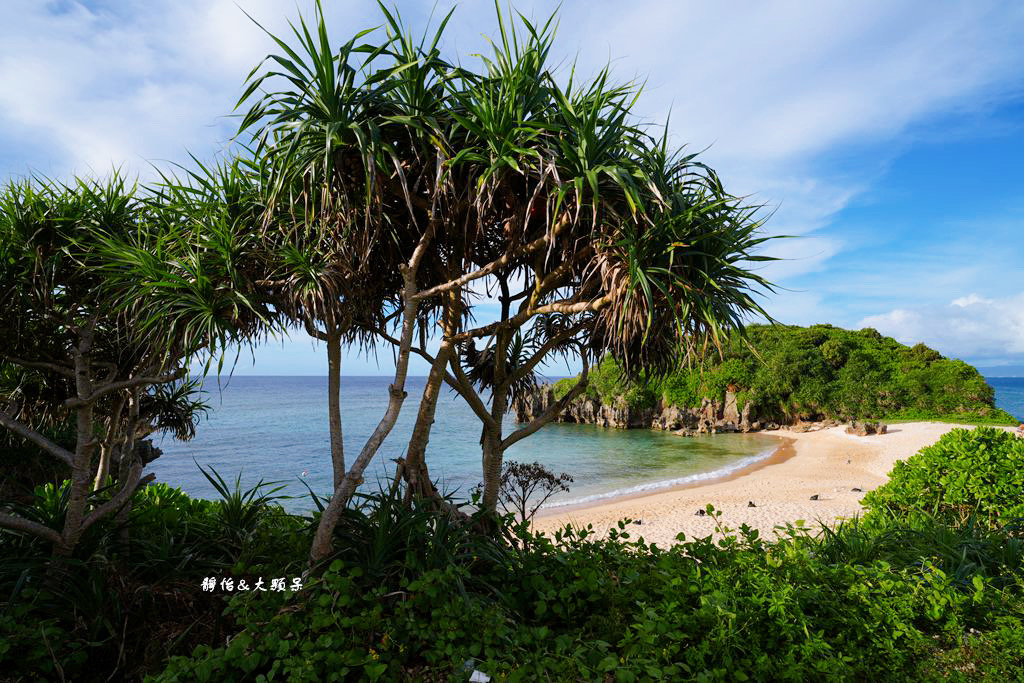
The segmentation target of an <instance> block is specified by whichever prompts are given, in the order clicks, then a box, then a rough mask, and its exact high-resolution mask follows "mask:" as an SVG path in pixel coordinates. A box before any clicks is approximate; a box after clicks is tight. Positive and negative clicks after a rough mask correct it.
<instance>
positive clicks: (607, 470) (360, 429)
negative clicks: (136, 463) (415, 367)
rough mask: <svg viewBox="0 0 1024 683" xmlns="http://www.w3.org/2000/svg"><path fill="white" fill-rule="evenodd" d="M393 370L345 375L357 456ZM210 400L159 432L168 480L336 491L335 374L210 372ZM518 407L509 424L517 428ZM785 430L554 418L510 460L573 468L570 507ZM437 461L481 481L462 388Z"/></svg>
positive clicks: (388, 467) (437, 429) (761, 442)
mask: <svg viewBox="0 0 1024 683" xmlns="http://www.w3.org/2000/svg"><path fill="white" fill-rule="evenodd" d="M389 381H390V378H388V377H343V378H342V389H341V397H342V398H341V403H342V421H343V429H344V443H345V456H346V461H347V462H348V463H351V461H352V459H353V458H355V456H356V455H357V454H358V452H359V450H360V448H361V447H362V445H363V443H364V442H365V440H366V438H367V437H368V436H369V435H370V433H371V432H372V430H373V429H374V428H375V427H376V425H377V423H378V422H379V421H380V418H381V416H382V415H383V414H384V409H385V406H386V404H387V385H388V383H389ZM424 382H425V378H422V377H410V378H409V379H408V380H407V387H406V389H407V391H408V392H409V397H408V398H407V399H406V402H405V405H404V406H403V410H402V413H401V414H400V417H399V420H398V423H397V424H396V425H395V428H394V429H393V430H392V432H391V434H390V435H389V437H388V439H387V440H386V441H385V442H384V445H383V447H382V448H381V450H380V451H379V452H378V453H377V456H376V457H375V458H374V461H373V463H372V464H371V466H370V467H369V468H368V469H367V472H366V475H365V477H364V479H365V484H364V488H368V489H370V490H376V489H377V487H378V486H379V485H382V484H386V483H387V482H389V481H390V480H391V476H392V475H393V473H394V467H395V465H394V459H395V458H398V457H400V456H401V455H403V454H404V452H405V447H406V443H407V442H408V439H409V435H410V434H411V433H412V424H413V421H414V419H415V415H416V409H417V406H418V398H419V395H420V393H421V392H422V390H423V385H424ZM205 391H206V400H207V402H208V403H209V404H210V405H211V408H212V409H211V410H210V411H209V413H208V414H207V416H206V417H205V418H204V419H202V421H201V422H200V423H199V426H198V429H197V431H196V436H195V438H194V439H192V440H191V441H188V442H178V441H175V440H174V439H172V438H171V437H169V436H166V437H163V438H162V439H157V441H156V443H157V446H159V447H160V448H161V449H162V450H163V455H162V456H160V458H158V459H157V460H156V461H154V462H153V463H152V464H151V465H150V469H149V471H151V472H153V473H155V474H156V477H157V480H158V481H163V482H166V483H168V484H170V485H172V486H180V487H181V488H182V489H183V490H184V491H185V492H186V493H188V494H189V495H193V496H199V497H204V498H216V497H217V494H216V492H215V490H214V489H213V487H212V486H211V485H210V483H209V482H208V481H207V480H206V478H205V477H203V475H202V473H201V472H200V471H199V468H198V466H197V464H198V465H203V466H204V467H213V468H214V469H216V470H217V472H218V473H220V474H221V476H223V477H224V478H225V479H227V480H228V481H229V482H230V483H233V482H234V480H235V478H236V477H238V476H241V481H242V485H243V486H251V485H253V484H255V483H256V482H258V481H259V480H260V479H263V480H265V481H278V482H281V483H282V484H284V485H285V486H286V488H285V491H284V493H287V494H289V495H293V496H296V498H295V499H292V500H287V501H283V504H284V506H285V507H286V508H288V509H291V510H294V511H306V510H309V509H311V507H312V505H311V501H310V498H309V494H308V491H307V490H306V487H305V486H304V485H303V483H302V482H303V481H304V482H305V484H307V485H308V486H309V487H310V488H311V489H312V490H313V491H315V492H317V493H318V494H321V495H327V494H329V493H330V490H331V479H332V471H331V458H330V437H329V435H328V429H327V378H326V377H252V376H237V377H232V378H230V379H229V380H223V381H222V384H221V386H218V384H217V381H216V379H212V380H208V381H207V384H206V387H205ZM514 426H515V425H514V420H513V418H512V416H509V419H508V421H507V422H506V429H508V430H509V431H510V430H511V429H512V428H513V427H514ZM778 443H779V439H778V437H774V436H769V435H764V434H717V435H714V436H701V437H694V438H686V437H680V436H676V435H674V434H671V433H665V432H659V431H655V430H648V429H630V430H621V429H602V428H600V427H596V426H593V425H574V424H549V425H547V426H545V427H544V428H543V429H541V430H540V431H538V432H537V433H535V434H533V435H531V436H530V437H528V438H526V439H523V440H522V441H520V442H519V443H517V444H515V445H514V446H512V447H511V448H510V449H509V450H508V451H507V452H506V456H505V457H506V460H517V461H520V462H540V463H542V464H543V465H545V466H546V467H548V468H549V469H551V470H552V471H553V472H555V473H556V474H557V473H561V472H565V473H567V474H569V475H570V476H572V477H573V482H572V483H571V484H570V485H569V488H570V490H569V492H568V493H561V494H560V495H558V496H555V497H553V498H552V499H551V501H550V502H549V503H548V505H549V506H551V505H566V504H573V503H579V502H586V501H590V500H594V499H597V498H603V497H609V496H617V495H622V494H628V493H637V492H640V491H645V490H651V489H657V488H664V487H668V486H673V485H676V484H683V483H688V482H693V481H700V480H702V479H708V478H713V477H718V476H724V475H727V474H728V473H729V472H731V471H733V470H736V469H740V468H742V467H745V466H747V465H749V464H751V463H753V462H756V461H757V460H758V459H762V458H767V457H769V456H770V455H771V454H772V452H773V451H774V450H775V448H776V446H777V444H778ZM427 464H428V466H429V468H430V474H431V477H432V478H434V479H435V480H437V481H438V485H439V488H440V489H441V490H442V491H444V492H446V493H450V494H452V495H453V496H454V497H455V498H457V499H459V498H461V499H468V498H469V492H470V490H471V489H472V488H473V487H474V486H476V485H477V484H479V483H480V481H481V474H480V473H481V456H480V422H479V420H478V419H477V418H476V416H475V415H474V414H473V412H472V410H471V409H470V408H469V406H468V405H467V404H466V403H465V402H464V401H463V400H462V398H461V397H459V396H458V395H457V394H455V393H454V392H451V391H449V390H447V389H445V390H443V391H442V394H441V397H440V399H439V401H438V406H437V414H436V419H435V423H434V427H433V430H432V431H431V436H430V443H429V447H428V449H427Z"/></svg>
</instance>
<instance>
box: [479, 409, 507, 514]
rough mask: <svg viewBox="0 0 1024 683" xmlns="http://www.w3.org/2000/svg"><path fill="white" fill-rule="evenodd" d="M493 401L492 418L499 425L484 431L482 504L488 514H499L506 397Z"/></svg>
mask: <svg viewBox="0 0 1024 683" xmlns="http://www.w3.org/2000/svg"><path fill="white" fill-rule="evenodd" d="M492 400H493V401H494V403H493V409H492V410H491V417H492V418H494V421H495V422H496V423H497V429H495V428H489V429H488V428H485V429H484V442H483V470H484V496H483V500H482V501H481V504H482V505H483V509H484V510H486V511H487V512H492V513H497V511H498V495H499V494H500V493H501V465H502V461H503V460H504V455H505V450H504V449H503V448H502V445H501V426H502V422H503V421H504V419H505V403H506V401H505V397H504V396H503V395H502V396H498V395H495V396H494V397H493V398H492Z"/></svg>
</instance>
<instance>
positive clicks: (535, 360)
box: [496, 322, 583, 391]
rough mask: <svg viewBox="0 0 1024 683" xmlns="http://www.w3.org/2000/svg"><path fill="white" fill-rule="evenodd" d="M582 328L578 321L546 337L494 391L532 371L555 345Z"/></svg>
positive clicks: (566, 339)
mask: <svg viewBox="0 0 1024 683" xmlns="http://www.w3.org/2000/svg"><path fill="white" fill-rule="evenodd" d="M582 329H583V323H582V322H578V323H576V324H575V325H573V326H572V327H570V328H569V329H567V330H564V331H563V332H562V333H561V334H556V335H555V336H554V337H552V338H551V339H548V340H547V341H546V342H545V343H544V345H543V346H541V347H540V349H538V350H537V353H535V354H533V355H532V356H531V357H530V360H528V361H526V363H524V364H523V366H522V367H520V368H517V369H515V370H514V371H513V372H512V373H511V374H510V375H509V376H508V377H507V378H506V379H505V381H504V382H503V383H502V386H501V387H498V388H497V389H496V391H497V390H504V389H507V388H508V387H509V386H511V385H512V384H514V383H516V382H518V381H519V380H520V379H522V378H523V377H526V376H527V375H528V374H530V373H531V372H533V369H534V368H535V367H537V365H538V364H539V363H540V362H541V361H542V360H544V357H545V356H547V355H548V354H549V353H551V350H552V349H554V348H555V347H556V346H558V345H559V344H561V343H562V342H564V341H568V340H569V339H571V338H572V337H573V335H575V334H576V333H577V332H579V331H580V330H582Z"/></svg>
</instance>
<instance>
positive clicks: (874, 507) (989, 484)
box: [864, 427, 1024, 528]
mask: <svg viewBox="0 0 1024 683" xmlns="http://www.w3.org/2000/svg"><path fill="white" fill-rule="evenodd" d="M1022 490H1024V439H1021V438H1018V437H1017V436H1016V435H1014V434H1012V433H1010V432H1007V431H1004V430H1001V429H996V428H994V427H978V428H977V429H973V430H967V429H954V430H952V431H950V432H947V433H946V434H944V435H943V436H942V438H941V439H939V440H938V442H936V443H935V444H933V445H931V446H928V447H926V448H923V449H921V451H920V452H918V453H917V454H916V455H914V456H912V457H910V458H908V459H907V460H905V461H901V462H897V463H896V465H895V466H894V467H893V470H892V473H891V474H890V476H889V481H888V483H886V484H885V485H884V486H882V487H880V488H878V489H875V490H874V491H872V492H870V493H868V495H867V496H865V498H864V504H865V505H866V506H867V507H868V508H869V510H870V511H871V514H872V515H873V516H876V517H877V516H878V515H881V514H884V513H886V512H887V513H888V514H891V515H894V516H896V517H901V518H910V519H913V518H919V517H920V516H921V515H923V514H928V515H934V516H935V517H936V518H937V519H938V520H940V521H943V522H945V523H948V524H950V525H963V524H965V523H966V522H967V521H968V520H971V519H973V520H976V521H977V523H979V524H982V525H984V526H986V527H987V528H996V527H1000V526H1004V525H1006V524H1007V523H1008V522H1011V521H1012V520H1014V519H1020V518H1024V497H1022V496H1021V491H1022Z"/></svg>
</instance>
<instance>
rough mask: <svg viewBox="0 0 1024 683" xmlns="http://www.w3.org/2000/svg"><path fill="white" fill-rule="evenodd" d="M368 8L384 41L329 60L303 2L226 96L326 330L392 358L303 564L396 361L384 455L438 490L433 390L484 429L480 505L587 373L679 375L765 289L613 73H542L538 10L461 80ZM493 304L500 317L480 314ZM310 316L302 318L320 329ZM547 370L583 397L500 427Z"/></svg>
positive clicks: (708, 200)
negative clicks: (395, 434)
mask: <svg viewBox="0 0 1024 683" xmlns="http://www.w3.org/2000/svg"><path fill="white" fill-rule="evenodd" d="M382 12H383V15H384V23H385V26H386V36H385V37H384V38H383V39H382V40H380V41H379V42H378V43H376V44H374V43H373V41H372V39H370V38H367V36H368V35H370V33H369V32H363V33H360V34H358V35H356V36H355V37H354V38H353V39H351V40H350V41H348V42H347V43H345V44H344V45H343V46H342V47H341V48H340V49H338V50H335V49H334V48H332V47H331V43H330V41H329V39H328V36H327V32H326V28H325V25H324V21H323V15H322V13H321V12H320V10H319V6H318V8H317V14H316V25H315V26H314V27H313V28H312V30H311V29H310V27H309V26H308V25H307V24H306V23H305V22H304V21H303V22H300V24H299V25H298V26H297V27H295V30H294V34H295V38H296V39H297V41H298V46H297V47H296V48H294V49H293V48H292V47H290V46H289V44H288V43H287V42H286V41H284V40H280V39H275V40H277V45H278V47H279V48H280V50H281V52H280V53H279V54H274V55H271V56H270V57H269V58H268V60H267V61H266V62H265V63H264V64H265V66H261V67H257V69H255V70H254V72H253V74H252V75H251V76H250V82H249V87H248V88H247V89H246V92H245V94H244V96H243V98H242V101H243V102H244V101H249V100H252V103H251V106H250V109H249V110H248V113H247V114H246V116H245V118H244V120H243V124H242V128H243V130H246V131H249V132H250V133H251V134H252V136H253V141H254V144H253V148H254V150H255V151H256V157H257V158H258V159H259V163H260V164H263V165H264V166H265V167H266V168H267V169H268V174H269V176H270V177H271V178H272V180H271V181H270V183H269V185H268V187H269V197H270V199H269V200H268V201H267V207H268V208H267V211H266V213H265V218H264V224H265V226H266V230H268V231H270V232H273V233H275V234H282V233H287V232H288V231H289V230H292V229H293V227H292V226H294V225H296V224H298V225H301V226H309V225H313V224H316V225H320V226H323V227H324V229H325V230H327V235H328V236H327V237H326V239H325V242H324V243H323V246H324V248H323V250H322V251H321V252H320V253H321V255H324V254H327V253H330V262H331V263H332V265H333V267H335V268H336V270H337V272H338V273H339V276H338V277H337V279H336V281H335V282H336V283H337V284H336V286H335V288H334V289H332V290H331V291H330V292H329V293H328V295H329V296H330V297H331V298H332V302H331V305H332V306H338V307H339V308H338V309H337V310H338V311H347V313H346V314H344V315H340V314H338V313H337V312H332V313H331V314H330V315H332V316H337V318H338V319H343V320H346V321H353V322H354V324H357V325H359V326H360V331H361V333H362V334H364V335H367V338H369V339H373V340H375V341H381V342H387V343H390V344H392V345H393V347H394V349H395V354H396V374H395V380H394V382H393V383H392V385H391V388H390V395H391V400H390V402H389V406H388V409H387V412H386V414H385V416H384V418H383V419H382V420H381V423H380V425H379V427H378V429H377V430H376V431H375V432H374V434H373V436H371V438H370V439H369V440H368V441H367V443H366V444H365V446H364V447H363V449H362V451H361V453H360V454H359V456H358V457H357V458H356V459H355V461H353V463H352V465H351V467H350V468H349V470H348V472H347V473H346V474H345V476H344V477H343V478H342V480H341V482H340V484H339V483H338V482H337V480H336V486H335V490H334V495H333V496H332V499H331V501H330V505H329V506H328V508H327V510H326V511H325V513H324V515H323V516H322V518H321V527H320V530H319V531H318V534H317V540H316V541H315V544H314V549H313V552H312V559H313V560H314V561H316V560H317V559H320V558H322V557H324V556H325V555H326V553H327V552H328V550H329V547H330V534H331V530H332V529H333V525H334V523H335V522H336V520H337V517H338V515H339V514H340V510H341V509H342V507H343V506H344V505H345V504H346V503H347V501H348V499H349V497H350V496H351V495H352V493H353V492H354V490H355V487H356V486H357V485H358V483H359V482H360V481H361V477H362V472H363V471H364V469H365V467H366V465H367V463H368V462H369V459H370V458H372V457H373V455H374V454H375V453H376V452H377V450H378V449H379V448H380V444H381V442H382V441H383V438H384V437H385V436H387V434H388V433H389V431H390V430H391V428H392V427H393V425H394V422H395V419H396V418H397V414H398V410H399V409H400V408H401V405H402V401H403V399H404V397H405V389H404V386H405V377H406V374H407V371H408V362H409V357H410V354H417V355H419V356H421V357H423V358H425V359H426V360H427V361H428V362H429V364H430V373H429V376H428V379H427V383H426V386H425V389H424V393H423V395H422V396H421V398H420V404H419V411H418V414H417V418H416V421H415V425H414V428H413V434H412V437H411V439H410V442H409V444H408V448H407V449H406V454H405V458H403V459H402V460H401V461H400V467H399V470H400V472H401V474H402V476H404V478H405V479H406V482H407V484H408V488H407V491H409V493H410V495H412V496H418V495H427V496H433V495H434V493H435V492H434V491H433V487H432V485H431V483H430V477H429V475H428V472H427V468H426V460H425V452H426V447H427V442H428V439H429V435H430V430H431V425H432V424H433V421H434V410H435V407H436V402H437V397H438V394H439V392H440V391H441V388H442V386H443V385H445V384H447V385H448V386H450V387H451V388H452V389H454V390H455V391H456V392H458V393H459V394H460V395H461V396H462V397H463V398H465V400H466V401H467V402H468V404H469V405H470V407H471V408H472V409H473V411H474V412H475V414H476V415H477V416H478V417H479V418H480V420H481V423H482V439H481V443H482V466H483V472H484V493H483V505H484V507H485V508H486V509H489V510H492V511H493V510H494V509H495V505H496V503H497V495H498V485H499V481H500V474H501V467H502V460H503V454H504V452H505V450H506V449H507V448H508V447H509V446H511V445H512V444H514V443H516V442H518V441H519V440H521V439H523V438H525V437H527V436H529V435H530V434H532V433H534V432H536V431H537V430H538V429H539V428H540V427H541V426H543V425H544V424H545V423H547V422H549V421H550V420H552V419H553V418H554V417H555V416H556V415H557V413H558V412H559V411H560V410H561V409H562V408H564V407H565V406H566V405H567V404H568V402H569V401H571V400H572V399H573V398H574V397H576V396H578V395H579V394H580V393H581V392H582V391H583V390H584V389H585V386H586V382H587V368H588V367H589V365H590V364H591V363H592V362H593V361H595V360H596V359H599V358H601V357H603V356H605V355H611V356H613V357H615V358H616V359H618V360H619V361H620V362H621V363H622V364H623V365H624V366H625V367H626V368H627V369H631V370H632V369H640V368H642V369H643V370H644V371H645V372H648V373H657V372H660V371H664V370H666V369H669V368H671V367H674V366H675V364H677V363H678V362H679V361H680V359H681V358H682V357H683V356H684V355H685V354H686V353H687V352H688V351H690V350H692V349H693V348H695V347H696V346H697V345H700V344H704V343H706V342H707V341H708V340H710V341H711V342H715V341H716V340H718V339H720V338H721V336H722V335H723V334H724V333H725V332H726V331H728V330H730V329H733V328H740V329H741V328H742V323H743V320H744V317H745V316H747V315H750V314H756V313H763V312H762V311H761V309H760V307H759V306H758V304H757V302H756V300H755V298H754V295H755V293H756V291H757V290H758V289H759V288H762V287H763V288H770V285H769V283H767V282H766V281H764V280H763V279H762V278H761V277H760V276H759V275H757V274H756V273H755V272H753V271H752V270H751V268H750V264H751V262H754V261H757V260H758V259H763V258H765V257H763V256H758V255H757V254H756V253H755V252H756V251H757V248H758V246H759V244H760V243H761V242H763V241H764V239H765V238H764V237H760V236H759V234H758V228H759V226H760V223H759V221H758V220H757V218H756V216H755V214H756V210H755V209H752V208H747V207H745V206H744V205H743V203H742V202H741V201H740V200H739V199H737V198H735V197H733V196H731V195H729V194H728V193H726V192H725V190H724V189H723V187H722V185H721V183H720V182H719V180H718V178H717V176H716V175H715V173H714V172H713V171H712V170H711V169H710V168H707V167H705V166H704V165H702V164H701V163H700V162H698V161H697V160H696V157H695V156H692V155H687V156H683V155H680V154H673V153H671V152H670V151H669V150H668V147H667V143H666V139H665V137H664V136H662V137H661V138H656V137H654V136H652V135H651V134H650V133H649V132H648V131H647V130H646V129H645V128H644V127H643V126H641V125H639V124H637V123H636V121H635V119H636V117H635V115H634V113H633V106H634V104H635V102H636V98H637V95H638V89H637V88H636V87H633V86H632V85H628V84H627V85H613V84H612V83H611V82H610V79H609V76H608V73H607V71H602V72H600V73H599V74H598V75H597V76H596V77H595V78H594V79H592V80H591V81H589V82H586V83H584V84H582V85H581V84H580V83H579V82H578V81H577V79H576V78H575V77H574V75H572V74H570V75H569V77H568V78H566V79H563V80H561V81H560V80H559V78H558V76H557V74H555V73H553V72H552V71H551V69H550V67H549V66H548V58H549V52H550V49H551V45H552V39H553V33H554V20H553V17H552V19H549V20H548V21H547V22H546V23H544V24H543V25H534V24H532V23H530V22H528V21H526V20H525V19H522V18H520V19H521V21H520V23H519V25H518V26H517V25H516V24H515V23H510V22H507V21H506V20H505V19H504V18H503V17H502V16H501V13H500V11H499V12H498V15H497V18H498V28H499V33H500V38H499V39H498V40H496V41H495V42H494V44H493V54H492V55H491V56H490V57H488V58H485V59H484V60H483V68H482V69H481V70H480V71H479V72H475V71H471V70H469V69H466V68H463V67H461V66H454V65H452V64H450V63H448V62H446V61H445V60H444V59H442V58H441V56H440V52H439V48H438V45H439V43H440V38H441V36H442V33H443V30H444V27H445V25H446V23H447V20H448V18H447V17H446V18H445V20H444V21H442V22H441V25H440V28H439V29H438V30H437V31H436V32H435V33H434V34H433V36H432V37H431V39H429V40H426V39H424V40H416V39H413V38H412V37H411V35H410V34H409V32H408V31H406V29H405V28H404V26H403V25H402V22H401V19H400V18H399V17H398V16H397V15H396V14H393V13H391V12H389V11H388V10H387V9H385V8H383V6H382ZM360 41H370V42H360ZM285 203H286V204H287V207H285V206H282V204H285ZM291 207H298V210H297V212H296V211H293V210H292V208H291ZM296 216H297V217H298V221H297V223H296V221H295V217H296ZM282 217H284V220H283V222H282ZM487 293H494V294H495V295H496V299H497V303H496V304H491V305H484V304H482V303H481V302H480V300H479V299H480V297H481V296H482V295H485V294H487ZM356 302H359V305H354V304H355V303H356ZM307 308H308V307H307ZM309 310H311V311H312V309H309ZM326 310H327V309H326V308H325V309H323V311H322V312H315V311H314V312H311V318H313V319H315V320H316V322H317V323H318V324H321V325H323V324H330V321H329V319H328V316H327V315H326ZM355 311H360V312H359V313H356V312H355ZM368 311H369V312H372V313H374V315H367V314H366V312H368ZM417 331H418V332H419V334H416V333H417ZM429 342H436V346H437V348H436V349H434V348H433V345H431V346H430V347H429V348H428V343H429ZM558 355H566V356H572V357H577V358H580V359H582V363H583V367H584V371H583V373H582V375H581V377H580V380H579V382H578V383H577V384H576V386H574V387H573V388H572V390H571V391H570V392H569V393H568V394H567V395H566V396H565V397H563V398H562V399H561V400H560V401H559V402H558V403H557V404H556V405H554V406H552V407H551V409H550V410H548V411H546V412H545V413H544V414H543V415H541V416H539V417H538V418H537V419H535V420H534V421H533V422H531V423H530V424H527V425H523V426H521V427H519V428H517V429H515V430H513V431H512V432H510V433H506V432H505V417H506V414H507V412H508V408H509V405H510V402H511V401H513V400H514V399H515V398H516V397H517V396H519V395H522V394H523V393H524V392H525V391H527V390H529V389H530V388H531V387H532V386H534V384H535V376H536V373H537V371H538V369H539V368H541V367H543V364H544V363H546V362H550V361H551V360H552V359H553V358H555V357H557V356H558Z"/></svg>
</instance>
